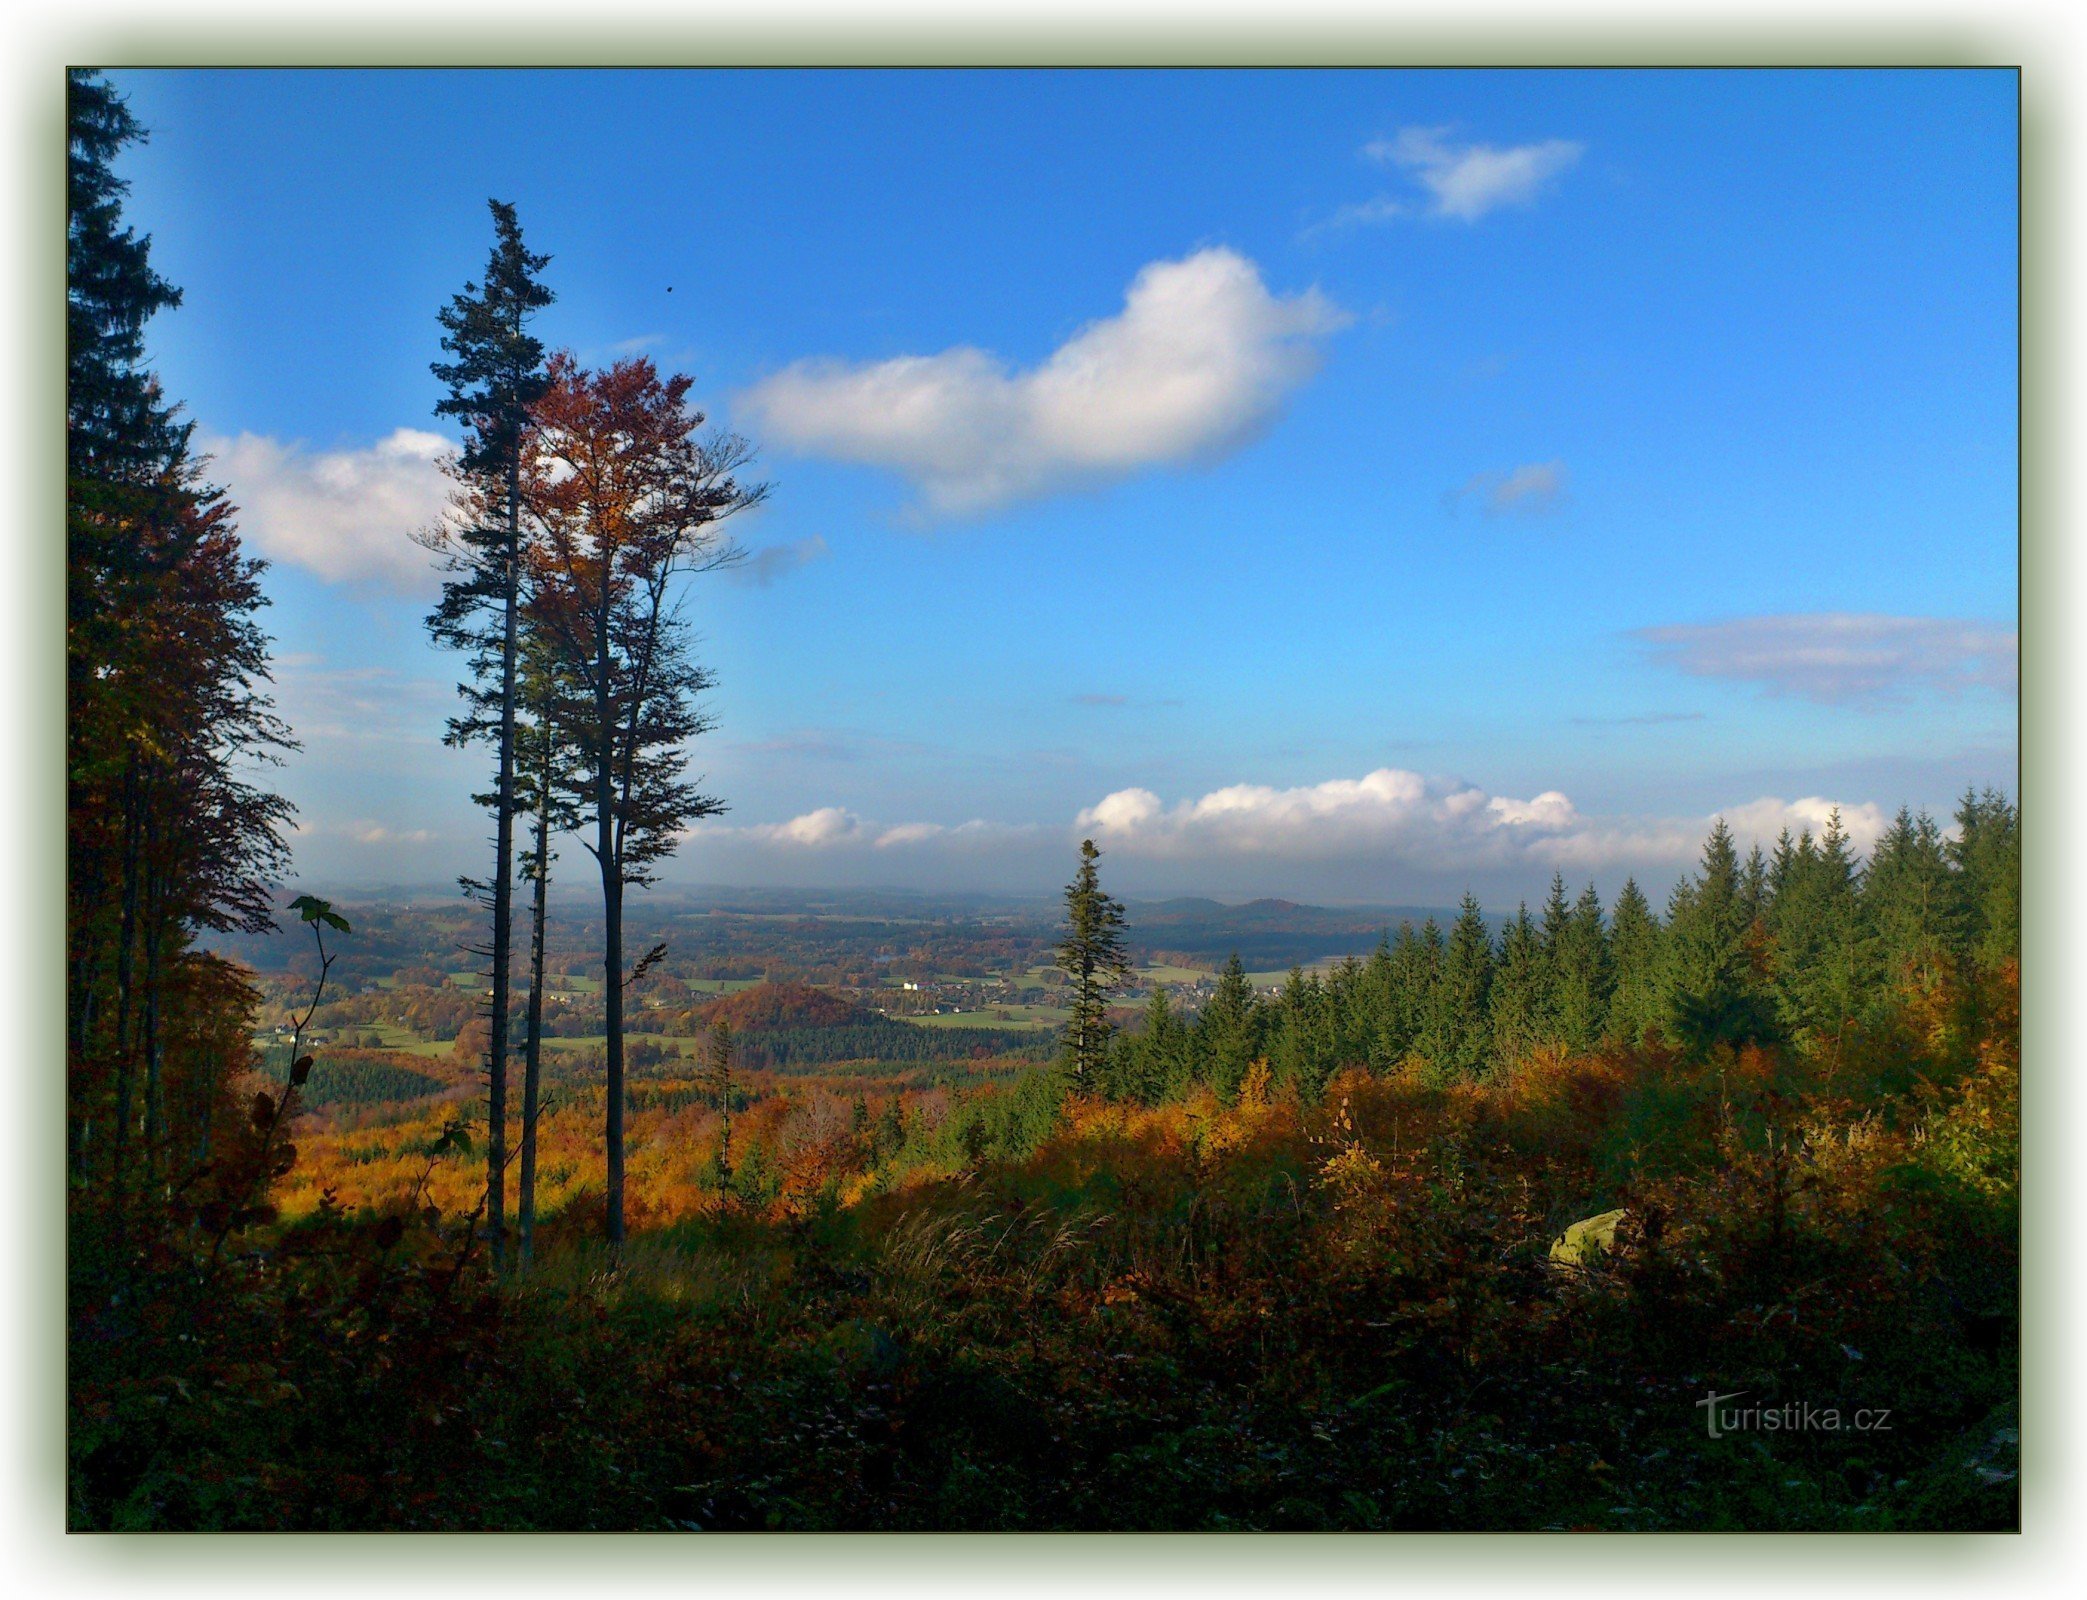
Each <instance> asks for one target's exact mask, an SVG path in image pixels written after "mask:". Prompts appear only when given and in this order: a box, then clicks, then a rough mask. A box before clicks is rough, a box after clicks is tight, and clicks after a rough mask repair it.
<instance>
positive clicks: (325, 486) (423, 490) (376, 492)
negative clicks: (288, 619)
mask: <svg viewBox="0 0 2087 1600" xmlns="http://www.w3.org/2000/svg"><path fill="white" fill-rule="evenodd" d="M203 445H204V448H205V449H206V450H207V451H208V452H209V453H210V454H211V455H212V456H213V457H214V458H215V460H214V462H213V464H212V467H211V476H212V477H213V478H214V479H216V480H217V481H219V482H221V483H223V484H224V485H225V487H226V489H227V490H229V491H230V494H231V498H232V502H233V504H235V505H237V506H238V507H239V526H240V531H241V532H242V533H243V534H244V535H245V537H246V539H247V542H248V543H249V544H250V545H251V546H252V547H253V548H254V549H255V550H257V551H259V552H260V553H261V554H262V555H264V556H266V557H267V558H268V559H269V560H271V561H276V562H280V563H282V564H283V565H284V566H292V567H301V568H303V569H304V570H305V571H307V572H311V573H314V574H316V575H317V576H319V577H321V578H324V579H326V580H327V581H328V582H329V583H367V584H373V585H377V586H380V587H383V588H387V589H392V590H396V591H399V592H402V593H408V594H425V593H427V592H429V591H430V590H432V589H433V588H434V586H435V584H436V582H437V581H438V575H437V574H436V573H435V571H434V568H433V560H432V558H431V557H430V556H429V554H428V552H427V551H426V550H424V549H422V548H421V547H420V546H418V545H416V544H415V543H414V542H413V537H412V536H413V535H414V534H415V533H417V532H420V531H421V530H423V529H425V528H428V527H431V526H433V525H434V523H435V522H436V521H437V520H439V519H440V517H441V516H442V513H443V511H444V509H445V508H446V507H447V505H448V501H449V489H450V485H449V481H448V480H447V479H446V478H445V477H443V475H442V472H441V469H440V468H439V467H438V466H437V462H439V461H440V459H441V458H442V457H443V456H444V455H445V454H447V453H449V452H450V451H452V450H454V449H455V448H456V445H455V443H454V442H453V441H451V440H449V439H445V438H443V437H442V436H441V435H440V434H435V433H422V432H420V431H418V430H417V429H413V428H399V429H395V430H394V431H393V432H391V433H389V434H387V435H386V436H385V437H384V438H382V439H379V440H378V441H377V442H376V443H375V444H373V445H370V446H369V447H367V448H366V449H360V450H321V451H315V450H312V449H310V448H309V447H308V446H306V445H305V444H304V443H303V441H301V440H298V441H292V442H290V443H287V444H286V443H284V442H283V441H281V440H279V439H274V438H270V437H268V436H266V435H263V434H256V433H241V434H239V435H238V436H237V437H235V438H231V439H222V438H220V439H206V440H204V442H203Z"/></svg>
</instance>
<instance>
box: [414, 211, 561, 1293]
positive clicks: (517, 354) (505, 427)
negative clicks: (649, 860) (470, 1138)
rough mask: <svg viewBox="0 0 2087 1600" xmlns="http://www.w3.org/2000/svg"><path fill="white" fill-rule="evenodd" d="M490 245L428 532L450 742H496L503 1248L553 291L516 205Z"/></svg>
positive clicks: (497, 1142) (494, 1183)
mask: <svg viewBox="0 0 2087 1600" xmlns="http://www.w3.org/2000/svg"><path fill="white" fill-rule="evenodd" d="M487 204H488V205H489V206H490V207H491V209H492V213H493V235H494V238H493V250H492V255H491V257H490V258H489V259H488V260H487V262H486V270H485V279H484V282H483V283H466V284H465V285H464V289H463V292H462V293H461V294H458V295H456V296H454V297H453V298H452V299H451V300H450V303H449V304H448V305H446V306H444V307H443V308H442V309H441V310H440V311H439V312H437V313H436V316H437V320H438V321H439V322H440V323H441V326H442V349H443V351H444V352H445V353H446V354H447V355H448V356H449V357H450V359H449V360H447V361H437V362H435V363H434V364H433V366H432V368H431V370H432V371H433V372H434V374H435V376H436V377H437V378H439V379H441V380H442V383H443V384H444V386H445V387H446V388H447V390H448V392H447V394H445V395H444V396H443V398H442V399H441V400H440V401H438V402H437V403H436V406H435V412H436V415H438V416H444V417H450V418H454V419H455V420H457V421H459V422H461V423H462V424H463V425H464V445H463V449H462V450H461V451H460V452H459V453H458V455H457V457H456V459H455V461H454V462H453V464H452V471H453V473H454V475H455V477H456V479H457V484H458V493H457V496H456V499H455V503H454V512H453V515H452V516H451V518H450V519H449V520H448V521H447V522H446V523H445V524H444V525H443V526H441V527H439V528H437V529H435V530H433V532H432V533H431V534H429V535H427V536H425V537H424V539H423V542H424V543H426V544H428V545H429V547H430V548H432V549H434V550H435V551H436V552H437V553H438V554H439V555H440V556H441V557H442V565H443V567H444V569H445V570H446V571H447V572H449V574H450V577H449V580H448V581H447V582H446V583H444V585H443V588H442V597H441V599H440V600H439V601H438V602H437V603H436V606H435V609H434V610H433V611H432V612H431V613H429V615H428V619H427V627H428V632H429V633H430V634H431V635H432V636H433V638H434V639H435V641H436V643H438V644H441V645H445V646H447V647H449V648H451V649H454V650H459V651H462V652H463V653H464V657H465V661H466V663H467V667H468V670H469V672H470V678H469V679H468V680H467V681H466V682H464V683H462V684H460V685H459V686H458V691H457V692H458V693H459V694H460V695H461V696H462V697H463V700H464V703H465V707H466V709H465V711H464V714H463V715H461V716H459V717H455V718H452V719H451V721H450V725H449V734H448V740H449V742H450V743H451V744H455V745H464V744H490V745H492V746H493V750H494V762H493V788H492V791H491V792H490V793H489V794H484V795H480V796H478V797H477V798H478V799H479V801H480V802H481V803H482V804H484V805H487V806H489V807H491V809H492V812H493V870H492V875H491V877H490V878H488V879H487V880H485V881H484V882H483V883H479V882H475V881H473V880H468V879H467V880H466V888H467V889H469V890H471V891H473V892H475V893H477V894H479V895H480V897H481V898H482V899H483V901H484V902H485V903H486V905H487V908H488V910H489V911H490V912H491V915H492V939H491V943H490V944H489V945H488V946H487V947H486V949H485V950H484V952H483V954H484V955H485V956H486V958H487V961H488V963H489V965H490V972H491V984H492V994H491V998H490V1000H489V1002H488V1007H487V1021H488V1024H489V1029H488V1043H487V1047H486V1097H487V1107H486V1124H487V1126H486V1231H487V1234H488V1236H489V1237H490V1239H491V1241H492V1250H493V1259H494V1260H495V1261H496V1262H498V1261H500V1260H501V1259H502V1257H503V1254H504V1250H505V1245H506V1240H505V1233H506V1225H507V1223H506V1212H507V1179H506V1169H507V1056H508V1011H509V1004H508V991H509V984H510V967H511V953H512V946H513V927H512V923H513V898H514V818H515V673H516V662H517V659H518V649H519V637H520V619H521V570H522V560H521V547H522V538H521V516H522V487H521V475H522V451H523V447H524V441H525V439H526V437H527V435H528V431H529V426H530V422H529V407H530V406H531V404H532V403H534V401H535V400H536V399H537V397H538V396H539V395H541V394H542V393H543V391H544V385H545V383H546V382H547V381H548V379H547V377H546V374H545V372H544V351H543V345H542V343H541V342H540V341H539V340H538V339H536V338H535V337H534V336H533V335H532V334H531V333H530V332H529V323H530V320H531V319H532V318H533V317H534V316H535V314H536V313H537V312H538V311H541V310H542V309H543V308H544V307H545V306H547V305H549V304H550V303H551V299H552V295H551V291H550V290H549V289H547V288H545V287H544V285H543V283H542V282H541V281H540V280H539V278H538V276H537V275H538V274H539V273H541V272H542V271H543V269H544V267H545V266H547V265H548V264H549V263H550V259H551V258H550V257H549V256H547V255H537V254H534V253H532V252H531V251H530V250H528V249H527V248H526V247H525V246H524V245H523V243H522V230H521V225H520V223H519V222H517V221H516V219H515V208H514V207H513V206H512V205H507V204H503V203H502V202H500V201H498V200H493V201H488V202H487Z"/></svg>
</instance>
